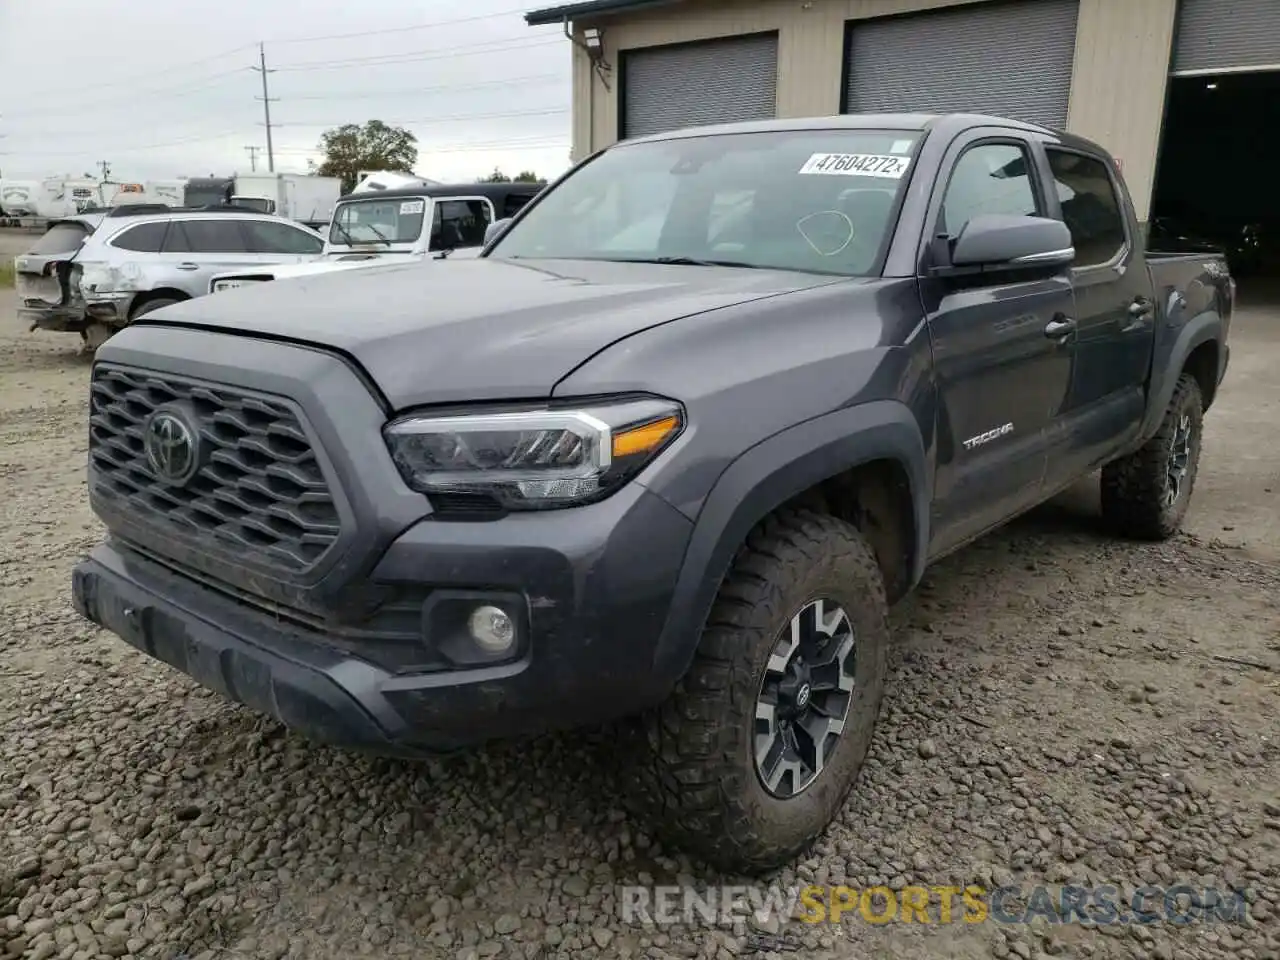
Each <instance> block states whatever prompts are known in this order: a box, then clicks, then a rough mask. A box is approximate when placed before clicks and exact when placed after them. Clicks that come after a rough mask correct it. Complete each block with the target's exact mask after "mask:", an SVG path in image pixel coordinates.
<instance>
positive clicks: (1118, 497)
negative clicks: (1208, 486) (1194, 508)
mask: <svg viewBox="0 0 1280 960" xmlns="http://www.w3.org/2000/svg"><path fill="white" fill-rule="evenodd" d="M1203 429H1204V403H1203V400H1202V399H1201V395H1200V385H1199V384H1198V383H1197V382H1196V379H1195V377H1193V376H1191V374H1189V373H1184V374H1182V376H1180V377H1179V378H1178V382H1177V384H1176V385H1175V386H1174V390H1173V397H1172V398H1171V399H1170V401H1169V407H1168V409H1167V410H1166V411H1165V415H1164V420H1163V421H1161V423H1160V429H1159V430H1157V431H1156V433H1155V436H1153V437H1152V438H1151V439H1150V440H1148V441H1147V442H1146V443H1145V444H1143V445H1142V447H1141V448H1140V449H1138V450H1137V451H1135V452H1134V453H1131V454H1129V455H1128V456H1124V457H1121V458H1120V459H1119V460H1113V461H1112V462H1111V463H1108V464H1107V465H1106V466H1105V467H1103V468H1102V517H1103V520H1104V521H1106V523H1107V525H1108V526H1110V527H1111V528H1112V529H1114V530H1115V531H1117V532H1118V533H1119V534H1121V535H1122V536H1127V537H1133V538H1135V539H1139V540H1167V539H1168V538H1169V537H1171V536H1173V535H1174V534H1175V533H1177V532H1178V529H1179V528H1180V527H1181V526H1182V521H1183V519H1184V518H1185V517H1186V515H1187V508H1188V507H1189V506H1190V504H1191V492H1192V490H1193V488H1194V487H1195V482H1196V474H1197V472H1198V470H1199V466H1200V438H1201V435H1202V432H1203Z"/></svg>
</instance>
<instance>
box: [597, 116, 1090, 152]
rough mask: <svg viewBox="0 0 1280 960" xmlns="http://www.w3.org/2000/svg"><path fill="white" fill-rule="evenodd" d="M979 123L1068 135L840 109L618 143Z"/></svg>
mask: <svg viewBox="0 0 1280 960" xmlns="http://www.w3.org/2000/svg"><path fill="white" fill-rule="evenodd" d="M979 125H980V126H993V127H1006V128H1011V129H1015V130H1025V131H1035V132H1038V133H1048V134H1052V135H1053V136H1056V137H1059V138H1063V139H1064V140H1065V139H1067V138H1068V135H1066V134H1063V133H1061V132H1060V131H1057V130H1050V129H1049V128H1048V127H1042V126H1040V125H1038V124H1034V123H1024V122H1022V121H1020V120H1010V119H1009V118H1007V117H991V116H986V115H984V114H977V113H843V114H837V115H835V116H830V117H788V118H785V119H781V120H743V121H739V122H737V123H717V124H707V125H704V126H698V127H678V128H676V129H674V130H666V131H663V132H661V133H651V134H649V135H648V136H643V137H636V138H635V139H632V140H624V141H621V142H620V143H619V144H618V145H619V146H620V145H622V144H627V143H646V142H651V141H656V140H680V139H685V138H688V137H705V136H723V135H725V134H734V133H785V132H789V131H799V130H919V131H922V132H923V131H925V130H932V129H934V128H935V127H940V126H965V127H968V126H979Z"/></svg>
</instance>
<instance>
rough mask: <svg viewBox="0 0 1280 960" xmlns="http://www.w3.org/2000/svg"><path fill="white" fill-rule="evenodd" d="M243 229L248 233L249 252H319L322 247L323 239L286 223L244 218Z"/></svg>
mask: <svg viewBox="0 0 1280 960" xmlns="http://www.w3.org/2000/svg"><path fill="white" fill-rule="evenodd" d="M244 229H245V231H246V232H247V233H248V234H249V252H250V253H283V254H289V253H296V254H308V253H319V252H320V251H321V250H323V249H324V241H322V240H321V239H320V238H319V237H313V236H312V235H311V234H309V233H307V232H306V231H305V230H299V229H298V228H296V227H291V226H289V225H288V224H287V223H274V222H272V221H270V220H246V221H244Z"/></svg>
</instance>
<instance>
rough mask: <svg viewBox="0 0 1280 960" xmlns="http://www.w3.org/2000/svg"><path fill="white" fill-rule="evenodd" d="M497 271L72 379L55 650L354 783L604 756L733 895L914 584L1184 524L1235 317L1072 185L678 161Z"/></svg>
mask: <svg viewBox="0 0 1280 960" xmlns="http://www.w3.org/2000/svg"><path fill="white" fill-rule="evenodd" d="M495 234H496V235H495V236H494V237H493V238H492V239H491V240H490V241H489V243H488V245H487V246H486V248H485V250H484V251H483V254H482V256H480V257H479V258H476V259H472V260H466V261H458V262H445V263H435V264H430V265H425V266H423V265H404V266H401V265H395V266H386V267H372V268H369V269H367V270H361V271H351V272H349V273H346V274H338V275H333V276H319V277H312V278H302V279H298V280H296V281H294V282H292V283H289V284H263V285H261V286H260V287H258V288H256V289H245V290H233V291H230V292H228V293H226V294H220V295H218V296H216V297H206V298H202V299H198V300H192V301H190V302H187V303H182V304H178V305H175V306H170V307H166V308H164V309H162V310H158V311H156V312H154V313H152V314H149V315H147V316H146V317H144V318H140V319H139V321H138V322H137V323H135V324H133V325H132V326H130V327H129V328H128V329H126V330H124V331H123V332H122V333H120V334H119V335H118V336H116V337H114V338H112V339H111V341H110V342H109V343H107V344H106V345H105V346H103V347H102V349H101V350H99V351H98V353H97V357H96V361H95V364H94V366H93V371H92V379H91V394H90V426H89V430H90V444H89V491H90V497H91V500H92V504H93V507H94V509H95V510H96V512H97V513H98V515H99V516H100V517H101V518H102V520H103V521H104V523H105V525H106V527H107V529H108V531H109V537H108V539H107V540H106V542H105V543H103V544H101V545H100V546H98V547H96V548H95V549H94V550H93V551H92V553H91V554H90V556H89V557H87V558H86V559H85V560H84V561H83V562H82V563H80V564H79V565H78V566H77V567H76V569H75V572H74V596H75V602H76V605H77V608H78V609H79V610H80V612H81V613H82V614H83V615H84V616H85V617H87V618H88V619H90V620H92V621H93V622H95V623H98V624H101V625H103V626H105V627H107V628H108V629H109V630H111V631H114V632H115V633H116V634H118V635H119V636H120V637H121V638H123V639H124V640H125V641H127V642H128V643H130V644H132V645H133V646H135V647H137V648H138V649H140V650H142V651H145V652H146V653H148V654H150V655H151V656H153V657H156V658H159V659H160V660H162V661H164V662H166V663H168V664H170V665H172V666H173V667H176V668H177V669H178V670H181V671H184V672H185V673H187V674H189V675H190V676H192V677H194V678H195V679H196V680H197V681H199V682H200V683H202V684H204V685H206V686H208V687H210V688H212V689H213V690H215V691H218V692H219V693H221V694H223V695H225V696H226V697H228V698H231V699H233V700H236V701H239V702H241V703H244V704H247V705H249V706H251V707H253V708H256V709H257V710H260V711H263V712H265V713H267V714H270V715H272V716H274V717H276V718H278V719H279V720H280V721H282V722H283V723H284V724H286V725H287V726H289V727H291V728H294V729H296V730H298V731H300V732H302V733H303V734H305V735H308V736H310V737H312V738H314V739H316V740H319V741H326V742H330V743H335V744H340V745H345V746H348V747H351V748H354V749H361V750H366V751H371V752H374V753H378V754H384V755H400V756H410V757H412V756H419V755H423V754H427V753H430V752H433V751H441V750H449V749H455V748H459V747H464V746H466V745H468V744H474V743H477V742H480V741H484V740H487V739H491V738H503V737H515V736H520V735H525V734H530V733H535V732H538V731H542V730H547V729H550V728H557V727H569V726H579V725H586V724H596V723H600V722H604V721H611V720H615V719H616V720H620V721H622V722H620V723H619V724H617V728H618V729H620V730H621V731H622V732H623V733H624V734H625V735H626V736H625V748H626V750H627V751H630V753H629V755H628V756H629V759H628V766H627V769H628V770H630V771H632V772H633V776H634V783H633V784H632V789H629V790H628V791H627V792H628V793H629V794H633V795H634V796H635V797H636V798H637V799H638V800H640V801H641V802H642V803H643V809H645V810H646V811H649V812H650V813H651V814H652V816H653V818H654V822H655V824H656V826H657V828H658V829H659V831H660V832H661V834H662V835H663V836H664V837H666V838H667V839H668V841H669V842H672V843H674V844H677V845H682V846H683V847H684V848H685V849H686V850H688V851H690V852H691V853H694V854H696V855H700V856H702V857H703V858H704V859H706V860H707V861H710V862H712V863H714V864H716V865H718V866H720V867H722V868H725V869H729V870H738V871H757V870H762V869H766V868H769V867H771V866H773V865H776V864H779V863H781V862H784V861H785V860H787V859H788V858H789V857H792V856H794V855H796V854H797V853H798V852H800V851H802V850H804V849H805V848H806V846H807V845H808V844H809V843H810V842H811V841H812V840H813V838H815V837H816V836H817V835H819V834H820V833H821V832H822V831H823V829H824V828H825V826H826V825H827V823H828V822H829V821H830V820H831V818H832V817H833V816H835V815H836V814H837V812H838V811H839V809H840V807H841V804H842V803H843V801H844V798H845V797H846V795H847V793H848V791H849V790H850V789H851V787H852V785H853V784H854V782H855V779H856V777H857V775H858V771H859V768H860V767H861V765H862V763H863V759H864V756H865V754H866V752H867V749H868V745H869V743H870V741H871V737H872V730H873V726H874V723H875V720H876V716H877V712H878V710H879V707H880V700H881V696H882V691H883V690H884V685H885V673H886V658H887V648H888V644H889V642H890V638H889V628H888V625H887V616H888V610H889V605H890V604H892V603H894V602H895V601H897V600H898V599H899V598H901V597H902V596H903V595H904V594H906V593H907V591H909V590H910V589H911V588H912V587H913V585H915V584H916V583H917V582H918V581H919V579H920V577H921V574H922V572H923V571H924V569H925V566H926V564H928V563H930V562H931V561H934V560H936V559H937V558H939V557H941V556H942V555H944V554H946V553H948V552H950V551H953V550H955V549H957V548H959V547H960V546H962V545H963V544H965V543H968V542H969V541H971V540H973V539H974V538H976V537H978V536H980V535H981V534H983V533H984V532H986V531H989V530H991V529H992V528H994V527H996V526H997V525H999V524H1001V523H1003V522H1004V521H1007V520H1009V519H1010V518H1012V517H1014V516H1016V515H1018V514H1020V513H1023V512H1024V511H1026V510H1028V509H1029V508H1031V507H1033V506H1035V505H1036V504H1039V503H1041V502H1042V501H1044V500H1046V499H1048V498H1049V497H1051V496H1053V495H1054V494H1055V493H1057V492H1058V491H1060V490H1062V489H1063V488H1065V487H1067V486H1068V485H1070V484H1072V483H1074V482H1075V481H1077V480H1080V479H1081V478H1084V477H1087V476H1089V475H1091V473H1092V472H1093V471H1095V470H1097V469H1099V468H1100V469H1101V478H1102V479H1101V484H1102V509H1103V513H1104V515H1105V519H1106V521H1107V522H1108V523H1109V524H1110V525H1111V526H1112V527H1113V528H1114V529H1115V531H1116V532H1117V533H1118V534H1121V535H1124V536H1128V537H1134V538H1148V539H1160V538H1166V537H1169V536H1170V535H1172V534H1173V533H1174V532H1175V531H1176V530H1177V529H1178V528H1179V524H1180V522H1181V521H1182V519H1183V516H1184V514H1185V512H1186V510H1187V505H1188V502H1189V499H1190V497H1191V494H1192V487H1193V485H1194V483H1195V479H1196V469H1197V462H1198V459H1199V455H1200V442H1201V426H1202V422H1203V419H1202V418H1203V416H1204V413H1205V411H1206V410H1207V409H1209V407H1210V406H1211V405H1212V403H1213V401H1214V397H1215V395H1216V394H1217V391H1218V387H1219V384H1220V382H1221V381H1222V378H1223V374H1224V371H1225V369H1226V367H1227V359H1228V348H1227V333H1228V328H1229V325H1230V321H1231V316H1232V309H1233V304H1234V299H1235V287H1234V283H1233V281H1232V280H1231V279H1230V277H1229V276H1228V275H1227V271H1226V269H1225V267H1224V265H1223V262H1222V261H1221V259H1219V258H1217V257H1215V256H1213V255H1208V254H1203V253H1196V254H1189V255H1185V256H1179V255H1160V256H1153V255H1147V254H1144V250H1143V239H1142V232H1141V231H1140V229H1139V224H1138V223H1137V222H1136V221H1135V218H1134V211H1133V207H1132V205H1131V202H1130V199H1129V196H1128V194H1127V192H1126V190H1125V187H1124V183H1123V181H1122V178H1121V177H1120V175H1119V173H1118V169H1117V166H1116V164H1115V162H1114V161H1113V160H1112V158H1111V157H1109V156H1108V154H1107V153H1106V152H1105V151H1103V150H1102V149H1101V148H1099V147H1098V146H1096V145H1095V144H1093V143H1090V142H1087V141H1085V140H1082V139H1079V138H1077V137H1074V136H1068V135H1065V134H1062V133H1059V132H1055V131H1052V130H1048V129H1044V128H1041V127H1038V126H1030V125H1027V124H1022V123H1017V122H1013V121H1009V120H1003V119H998V118H995V117H984V116H968V115H962V116H957V115H948V116H922V115H869V116H844V117H832V118H823V119H806V120H779V121H770V122H761V123H747V124H738V125H730V126H720V127H708V128H699V129H688V130H683V131H678V132H672V133H667V134H661V135H657V136H652V137H647V138H643V139H637V140H633V141H629V142H624V143H620V144H617V145H615V146H612V147H610V148H608V149H606V150H603V151H601V152H599V153H597V154H595V155H594V156H592V157H590V158H589V159H587V160H586V161H584V162H582V163H581V164H579V165H578V166H577V167H576V168H575V169H574V170H572V171H571V172H570V173H569V174H567V175H566V176H565V177H564V178H563V179H562V180H560V181H559V182H558V183H557V184H555V185H553V186H552V187H550V188H549V189H548V190H547V191H546V192H544V193H543V194H541V195H540V196H539V197H538V198H537V199H536V200H534V201H533V202H532V203H530V204H529V205H528V206H526V207H525V208H524V209H522V210H521V211H520V212H519V213H518V214H517V215H516V216H515V217H514V218H513V219H512V220H510V221H509V222H508V223H506V224H504V225H502V226H501V227H500V228H499V229H497V230H495Z"/></svg>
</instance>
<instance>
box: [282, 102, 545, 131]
mask: <svg viewBox="0 0 1280 960" xmlns="http://www.w3.org/2000/svg"><path fill="white" fill-rule="evenodd" d="M568 112H569V108H568V107H555V108H553V109H550V110H509V111H503V112H502V113H460V114H455V115H453V116H450V117H419V118H417V119H416V120H384V121H383V122H384V123H386V124H388V125H390V126H393V127H408V126H415V125H417V124H423V123H464V122H466V121H467V120H510V119H514V118H516V117H554V116H561V115H563V114H566V113H568ZM276 126H277V127H340V126H342V124H341V123H332V122H324V123H315V122H299V123H277V124H276Z"/></svg>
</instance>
